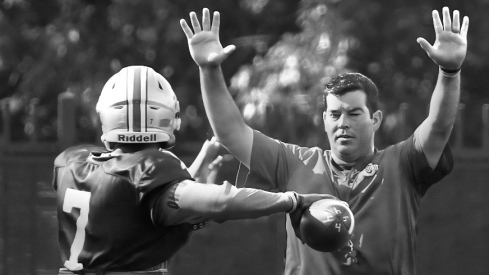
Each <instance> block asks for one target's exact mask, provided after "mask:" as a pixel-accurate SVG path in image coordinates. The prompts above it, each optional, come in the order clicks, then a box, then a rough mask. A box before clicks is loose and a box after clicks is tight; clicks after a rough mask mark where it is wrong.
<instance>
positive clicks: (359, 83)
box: [324, 73, 379, 116]
mask: <svg viewBox="0 0 489 275" xmlns="http://www.w3.org/2000/svg"><path fill="white" fill-rule="evenodd" d="M357 90H361V91H363V92H364V93H365V94H366V97H367V99H366V100H367V102H366V104H367V108H368V110H369V111H370V116H372V115H373V113H374V112H376V111H377V110H379V90H378V89H377V86H376V85H375V83H374V82H373V81H372V80H371V79H370V78H368V77H366V76H364V75H363V74H361V73H345V74H340V75H337V76H335V77H333V78H332V79H331V80H330V81H329V82H328V83H326V85H325V86H324V110H325V111H326V108H327V106H326V96H327V95H329V94H332V95H334V96H342V95H344V94H346V93H348V92H352V91H357Z"/></svg>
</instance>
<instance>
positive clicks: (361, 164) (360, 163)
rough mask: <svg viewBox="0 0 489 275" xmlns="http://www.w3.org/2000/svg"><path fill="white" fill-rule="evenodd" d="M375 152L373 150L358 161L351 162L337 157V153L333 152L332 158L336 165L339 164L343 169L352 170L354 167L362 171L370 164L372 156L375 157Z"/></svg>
mask: <svg viewBox="0 0 489 275" xmlns="http://www.w3.org/2000/svg"><path fill="white" fill-rule="evenodd" d="M374 153H375V150H371V151H370V152H368V153H367V154H365V155H362V156H360V157H358V158H357V159H354V160H350V159H348V158H346V157H343V156H337V155H336V154H335V152H333V151H331V156H332V158H333V160H334V162H335V163H336V164H338V165H339V166H340V167H341V168H343V169H351V168H352V167H354V168H355V169H357V170H359V171H361V170H363V169H364V168H365V166H367V164H368V163H369V162H370V160H371V158H372V156H373V155H374Z"/></svg>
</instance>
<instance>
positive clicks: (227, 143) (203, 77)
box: [180, 9, 253, 167]
mask: <svg viewBox="0 0 489 275" xmlns="http://www.w3.org/2000/svg"><path fill="white" fill-rule="evenodd" d="M190 22H191V26H192V28H191V27H190V26H189V25H188V24H187V22H186V21H185V20H184V19H182V20H180V24H181V26H182V30H183V32H184V33H185V35H186V36H187V39H188V46H189V50H190V54H191V56H192V58H193V59H194V61H195V63H196V64H197V65H198V66H199V69H200V82H201V90H202V98H203V101H204V106H205V109H206V113H207V116H208V118H209V122H210V124H211V127H212V129H213V131H214V134H215V135H216V137H217V139H218V141H219V142H220V143H221V144H222V145H224V147H226V148H227V149H228V150H229V152H230V153H231V154H232V155H234V156H235V157H236V158H237V159H238V160H239V161H241V162H242V163H243V164H244V165H246V166H247V167H249V164H250V157H251V146H252V142H253V132H252V130H251V128H250V127H249V126H248V125H246V123H245V122H244V120H243V118H242V116H241V113H240V111H239V109H238V107H237V106H236V104H235V102H234V100H233V98H232V97H231V95H230V94H229V92H228V89H227V86H226V83H225V81H224V77H223V75H222V71H221V66H220V65H221V63H222V62H223V61H224V60H225V59H226V58H227V57H228V56H229V54H230V53H231V52H233V51H234V49H235V47H234V46H233V45H230V46H227V47H225V48H223V47H222V45H221V43H220V41H219V27H220V14H219V12H214V17H213V19H212V22H211V17H210V13H209V10H208V9H204V10H203V15H202V25H201V24H200V23H199V20H198V18H197V15H196V13H195V12H191V13H190Z"/></svg>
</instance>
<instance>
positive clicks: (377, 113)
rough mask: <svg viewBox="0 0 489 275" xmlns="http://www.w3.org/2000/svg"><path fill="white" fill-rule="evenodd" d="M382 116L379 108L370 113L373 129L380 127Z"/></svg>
mask: <svg viewBox="0 0 489 275" xmlns="http://www.w3.org/2000/svg"><path fill="white" fill-rule="evenodd" d="M382 117H383V114H382V111H380V110H377V111H375V112H374V114H373V115H372V122H373V126H374V131H377V130H378V129H379V128H380V124H381V123H382Z"/></svg>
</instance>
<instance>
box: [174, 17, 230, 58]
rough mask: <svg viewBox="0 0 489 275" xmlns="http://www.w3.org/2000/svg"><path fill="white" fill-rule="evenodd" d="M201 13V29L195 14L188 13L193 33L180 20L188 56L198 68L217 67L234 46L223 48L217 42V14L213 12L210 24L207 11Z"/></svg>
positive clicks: (183, 21)
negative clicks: (187, 47) (186, 42)
mask: <svg viewBox="0 0 489 275" xmlns="http://www.w3.org/2000/svg"><path fill="white" fill-rule="evenodd" d="M202 13H203V15H202V28H201V26H200V23H199V20H198V18H197V15H196V14H195V12H191V13H190V21H191V23H192V27H193V31H192V29H191V28H190V27H189V26H188V24H187V22H186V21H185V20H184V19H182V20H180V25H181V26H182V30H183V32H184V33H185V35H186V36H187V39H188V46H189V50H190V54H191V55H192V58H193V59H194V61H195V63H197V65H198V66H200V67H206V66H219V65H220V64H221V63H222V61H223V60H224V59H226V58H227V57H228V56H229V54H230V53H231V52H233V51H234V49H235V46H234V45H230V46H227V47H226V48H223V47H222V45H221V42H220V41H219V24H220V15H219V12H214V19H213V21H212V24H211V20H210V15H209V10H208V9H206V8H205V9H204V10H203V12H202Z"/></svg>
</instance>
